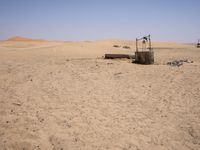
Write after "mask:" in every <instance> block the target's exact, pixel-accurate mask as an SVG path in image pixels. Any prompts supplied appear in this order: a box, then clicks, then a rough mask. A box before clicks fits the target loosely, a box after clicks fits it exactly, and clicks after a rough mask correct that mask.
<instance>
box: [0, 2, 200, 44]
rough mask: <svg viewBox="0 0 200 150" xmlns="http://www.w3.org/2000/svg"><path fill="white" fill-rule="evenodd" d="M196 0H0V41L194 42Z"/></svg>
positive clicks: (199, 33)
mask: <svg viewBox="0 0 200 150" xmlns="http://www.w3.org/2000/svg"><path fill="white" fill-rule="evenodd" d="M199 15H200V0H0V40H3V39H7V38H9V37H12V36H23V37H29V38H34V39H47V40H64V41H69V40H73V41H74V40H75V41H76V40H100V39H129V40H135V38H137V37H140V36H144V35H148V34H151V36H152V39H153V40H154V41H177V42H197V40H198V39H200V19H199Z"/></svg>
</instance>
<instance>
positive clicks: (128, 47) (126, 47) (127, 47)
mask: <svg viewBox="0 0 200 150" xmlns="http://www.w3.org/2000/svg"><path fill="white" fill-rule="evenodd" d="M123 48H125V49H131V47H130V46H123Z"/></svg>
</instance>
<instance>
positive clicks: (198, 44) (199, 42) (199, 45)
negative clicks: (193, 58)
mask: <svg viewBox="0 0 200 150" xmlns="http://www.w3.org/2000/svg"><path fill="white" fill-rule="evenodd" d="M197 48H200V40H198V43H197Z"/></svg>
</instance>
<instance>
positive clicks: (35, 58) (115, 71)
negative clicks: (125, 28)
mask: <svg viewBox="0 0 200 150" xmlns="http://www.w3.org/2000/svg"><path fill="white" fill-rule="evenodd" d="M114 44H118V45H121V46H124V45H126V46H130V47H131V49H123V48H114V47H113V45H114ZM153 47H154V48H155V49H154V52H155V64H154V65H138V64H133V63H131V60H104V59H103V58H102V56H103V55H104V54H105V53H127V54H132V53H134V51H135V42H134V41H122V40H102V41H94V42H90V41H85V42H48V41H44V40H41V41H40V40H36V41H34V40H31V39H23V38H20V37H16V38H11V39H9V40H7V41H1V42H0V149H2V150H4V149H8V150H10V149H11V150H12V149H13V150H97V149H98V150H104V149H111V150H199V149H200V49H197V48H195V46H194V45H186V44H178V43H172V42H160V43H158V42H155V43H153ZM180 59H188V60H190V61H193V63H184V64H183V65H182V66H180V67H172V66H169V65H166V63H167V62H168V61H172V60H180Z"/></svg>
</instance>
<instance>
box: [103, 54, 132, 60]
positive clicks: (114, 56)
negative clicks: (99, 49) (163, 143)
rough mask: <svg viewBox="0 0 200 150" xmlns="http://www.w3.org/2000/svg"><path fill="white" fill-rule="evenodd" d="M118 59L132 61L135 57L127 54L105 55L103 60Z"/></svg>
mask: <svg viewBox="0 0 200 150" xmlns="http://www.w3.org/2000/svg"><path fill="white" fill-rule="evenodd" d="M119 58H127V59H134V58H135V56H134V55H129V54H105V59H119Z"/></svg>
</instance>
